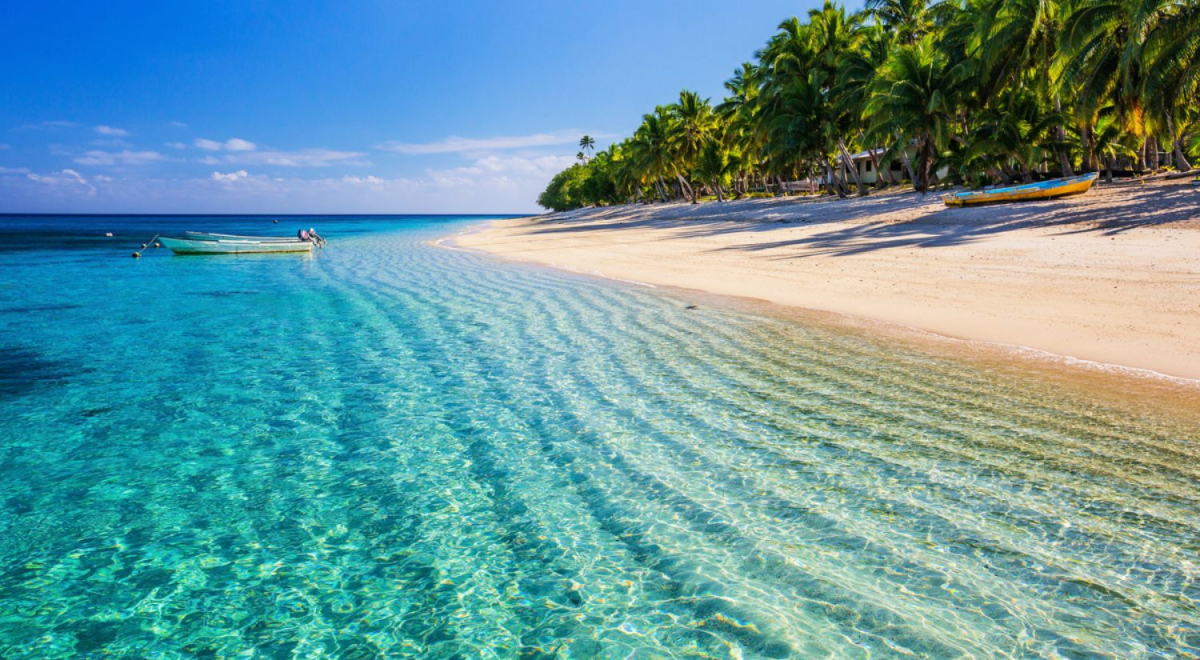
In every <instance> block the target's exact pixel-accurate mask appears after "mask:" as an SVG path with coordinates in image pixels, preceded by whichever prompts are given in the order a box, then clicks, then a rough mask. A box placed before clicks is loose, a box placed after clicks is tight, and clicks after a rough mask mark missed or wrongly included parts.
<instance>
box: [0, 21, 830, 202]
mask: <svg viewBox="0 0 1200 660" xmlns="http://www.w3.org/2000/svg"><path fill="white" fill-rule="evenodd" d="M0 1H2V2H3V15H4V19H3V20H0V101H2V102H0V212H104V213H122V212H128V213H159V212H162V213H430V212H436V213H485V212H492V213H519V212H528V211H535V210H537V207H536V204H535V203H534V200H535V198H536V196H537V193H538V192H540V191H541V189H542V188H543V187H544V185H545V183H546V181H548V180H549V177H550V176H551V175H552V174H553V173H554V172H556V171H558V170H560V169H562V168H563V167H565V166H567V165H568V164H570V162H572V160H573V158H574V155H575V153H576V152H577V151H578V146H577V143H578V139H579V136H580V135H582V134H583V133H589V134H591V135H593V136H595V137H596V138H597V142H598V144H599V146H604V145H606V144H607V143H608V142H609V141H611V139H613V138H617V137H620V136H623V135H625V134H627V133H629V132H630V131H631V130H632V129H633V128H634V127H635V126H636V125H637V123H638V121H639V118H640V116H641V114H642V113H643V112H646V111H648V110H650V109H652V108H653V106H654V105H655V104H656V103H666V102H669V101H671V100H672V99H674V98H675V97H676V96H677V95H678V92H679V90H680V89H681V88H685V87H686V88H689V89H694V90H696V91H699V92H700V93H702V94H704V95H706V96H711V97H713V98H714V100H715V99H719V98H720V96H721V92H722V89H721V83H722V82H723V81H724V80H725V79H726V78H728V77H729V76H730V75H731V74H732V72H733V70H734V68H735V67H736V66H737V65H738V64H739V63H740V62H742V61H744V60H747V59H750V57H751V56H752V54H753V52H754V51H755V50H756V49H757V48H759V47H760V46H761V45H762V44H763V43H765V41H766V40H767V38H768V37H769V36H770V35H771V34H772V33H773V32H774V29H775V26H777V25H778V24H779V22H780V21H781V20H783V19H784V18H785V17H787V16H790V15H793V14H797V13H804V12H806V11H807V10H808V8H809V7H810V6H813V5H814V4H815V3H813V2H811V1H810V2H807V3H796V2H781V1H775V0H756V1H754V2H732V3H731V2H728V0H722V1H715V0H692V1H689V2H683V1H679V2H676V1H663V2H646V1H643V2H636V1H626V0H616V1H614V0H609V1H606V2H590V1H586V2H585V1H567V2H564V1H563V0H555V1H546V2H541V1H539V2H455V1H452V0H447V1H442V2H424V1H422V2H397V1H394V0H393V1H383V0H360V1H351V0H343V1H342V2H303V1H296V2H286V3H284V2H265V1H261V0H243V1H240V2H225V1H220V0H218V1H209V2H185V1H181V2H138V3H134V2H121V1H119V0H109V1H106V2H55V1H53V0H38V1H36V2H33V1H28V2H17V1H16V0H0Z"/></svg>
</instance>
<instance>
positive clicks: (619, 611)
mask: <svg viewBox="0 0 1200 660" xmlns="http://www.w3.org/2000/svg"><path fill="white" fill-rule="evenodd" d="M263 223H264V221H263V220H261V219H253V218H247V219H240V220H239V219H212V220H204V219H163V218H158V219H145V218H135V219H112V218H109V219H70V218H68V219H52V218H36V219H31V220H22V219H16V218H0V234H3V236H0V238H4V239H6V240H3V241H0V245H5V246H7V247H5V248H0V249H2V250H3V251H2V252H0V274H2V277H0V657H3V658H35V657H38V658H40V657H62V658H66V657H128V658H144V657H164V658H170V657H181V658H182V657H211V658H217V657H264V658H316V657H339V658H372V657H401V656H422V657H435V658H437V657H441V658H451V657H555V656H561V657H612V658H624V657H747V658H749V657H770V658H778V657H801V658H868V657H869V658H881V657H882V658H891V657H897V658H916V657H935V658H959V657H971V658H988V657H1061V658H1105V657H1110V658H1181V657H1196V656H1197V653H1198V651H1197V648H1198V647H1200V606H1198V604H1197V601H1198V599H1200V587H1197V585H1196V579H1197V574H1198V572H1200V533H1198V531H1200V487H1198V486H1200V464H1198V463H1197V460H1196V459H1197V455H1198V454H1200V447H1198V444H1197V443H1198V436H1200V432H1198V431H1197V429H1196V428H1195V426H1194V425H1193V424H1192V423H1190V422H1189V421H1187V420H1185V419H1183V418H1174V417H1171V416H1164V415H1161V414H1158V413H1150V412H1144V411H1139V409H1137V408H1125V407H1120V408H1118V407H1113V406H1112V405H1110V404H1108V403H1105V402H1104V401H1103V400H1101V399H1098V398H1090V397H1088V396H1086V395H1083V394H1079V393H1072V392H1071V391H1069V390H1062V389H1061V388H1059V387H1057V386H1055V385H1054V384H1053V383H1050V382H1040V381H1037V380H1034V379H1030V378H1026V377H1021V376H1019V375H1014V374H1011V373H1007V372H992V371H989V370H987V369H981V368H979V367H978V366H972V365H967V364H964V363H960V362H955V361H952V360H949V359H947V358H945V357H939V356H935V355H930V354H926V353H923V352H921V351H918V350H916V349H909V348H896V347H895V346H891V347H884V346H881V345H880V344H879V343H878V342H876V341H874V340H872V339H871V338H870V337H867V336H864V335H863V334H861V333H853V332H839V331H837V330H835V329H831V328H826V327H823V326H820V325H809V324H795V323H790V322H786V321H783V320H778V319H773V318H770V317H766V316H763V315H757V314H752V313H747V312H745V311H738V310H736V309H722V308H718V307H712V306H707V305H701V307H700V308H698V309H690V310H689V309H686V307H687V306H688V305H689V304H691V302H692V301H690V300H683V299H681V298H678V297H675V296H673V295H667V294H663V293H661V292H657V291H651V290H647V289H643V288H640V287H636V286H631V285H623V284H619V283H609V282H603V281H597V280H594V279H589V278H583V277H576V276H573V275H570V274H565V273H558V272H554V271H549V270H545V269H539V268H532V267H525V266H518V265H509V264H504V263H498V262H496V261H494V260H492V259H490V258H488V257H486V256H483V255H476V254H472V253H467V252H461V251H451V250H445V249H439V248H435V247H432V246H430V245H428V244H427V241H429V240H431V239H434V238H437V237H440V236H443V235H447V234H452V233H454V232H456V231H461V230H463V229H465V228H467V227H468V226H469V221H466V220H450V219H419V218H408V219H354V218H349V219H337V220H331V219H321V220H316V221H308V220H305V221H304V224H305V225H308V224H315V225H316V226H317V228H318V230H320V231H321V232H322V233H323V234H325V235H326V236H327V237H329V238H330V243H331V247H330V248H329V249H327V250H325V251H323V252H321V253H319V254H317V255H314V256H313V257H304V256H296V255H264V256H259V257H250V256H243V257H236V258H222V257H169V256H167V255H166V254H164V253H163V251H153V250H151V251H149V252H148V254H147V256H146V257H145V258H143V259H142V260H140V261H134V260H133V259H130V258H129V256H128V253H129V252H130V251H131V250H132V248H134V247H136V244H137V243H139V242H140V241H141V240H144V239H145V238H146V237H148V236H149V235H151V234H153V233H154V231H156V230H158V229H165V228H167V227H170V226H174V227H177V228H180V229H182V228H183V227H188V228H198V227H201V226H203V227H209V228H211V229H213V230H218V231H219V230H222V229H223V230H225V231H230V232H235V233H239V232H240V233H244V232H247V231H251V230H253V229H255V228H256V227H257V228H261V227H262V226H263ZM293 225H297V223H296V222H292V221H290V220H283V221H281V223H280V225H279V226H278V229H279V231H280V233H284V232H291V231H294V229H295V226H293ZM104 231H114V232H115V233H118V234H119V236H126V235H127V236H130V237H132V238H120V237H119V238H117V239H107V240H106V239H102V238H92V237H95V236H99V235H102V233H103V232H104ZM82 236H86V237H82ZM81 237H82V238H81ZM67 239H70V240H67ZM44 246H45V247H49V249H45V247H44Z"/></svg>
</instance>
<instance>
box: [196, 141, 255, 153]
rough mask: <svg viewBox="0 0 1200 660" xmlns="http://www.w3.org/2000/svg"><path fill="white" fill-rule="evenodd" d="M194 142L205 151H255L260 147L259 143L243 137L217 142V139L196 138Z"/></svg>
mask: <svg viewBox="0 0 1200 660" xmlns="http://www.w3.org/2000/svg"><path fill="white" fill-rule="evenodd" d="M192 144H195V145H196V146H197V147H199V148H201V149H203V150H205V151H221V150H222V149H224V150H225V151H254V150H255V149H257V148H258V145H256V144H254V143H253V142H251V141H249V140H243V139H241V138H229V139H228V140H225V141H224V142H217V141H216V140H209V139H207V138H196V140H195V142H193V143H192Z"/></svg>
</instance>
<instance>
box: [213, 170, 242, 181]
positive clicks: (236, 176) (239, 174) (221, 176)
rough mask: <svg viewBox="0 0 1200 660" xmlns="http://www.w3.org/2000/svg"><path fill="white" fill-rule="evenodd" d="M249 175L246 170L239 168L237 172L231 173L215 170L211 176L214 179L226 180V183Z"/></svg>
mask: <svg viewBox="0 0 1200 660" xmlns="http://www.w3.org/2000/svg"><path fill="white" fill-rule="evenodd" d="M247 176H249V173H248V172H246V170H238V171H236V172H230V173H229V174H221V173H220V172H213V173H212V176H211V177H210V178H211V179H212V180H213V181H224V182H226V183H232V182H234V181H237V180H238V179H244V178H246V177H247Z"/></svg>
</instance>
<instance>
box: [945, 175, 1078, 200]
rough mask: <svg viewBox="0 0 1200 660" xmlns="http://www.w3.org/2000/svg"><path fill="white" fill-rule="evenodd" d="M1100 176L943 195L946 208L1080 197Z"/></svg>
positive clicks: (1075, 177)
mask: <svg viewBox="0 0 1200 660" xmlns="http://www.w3.org/2000/svg"><path fill="white" fill-rule="evenodd" d="M1099 176H1100V175H1099V174H1097V173H1092V174H1084V175H1082V176H1073V177H1067V178H1065V179H1051V180H1050V181H1039V182H1038V183H1027V184H1025V185H1022V186H1011V187H1008V188H997V189H995V190H977V191H972V192H961V193H954V194H951V195H943V196H942V200H943V201H944V202H945V203H946V206H976V205H979V204H1004V203H1007V202H1025V201H1030V200H1035V199H1055V198H1057V197H1066V196H1068V195H1082V194H1083V193H1085V192H1087V191H1089V190H1091V188H1092V184H1093V183H1095V182H1096V179H1097V178H1098V177H1099Z"/></svg>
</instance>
